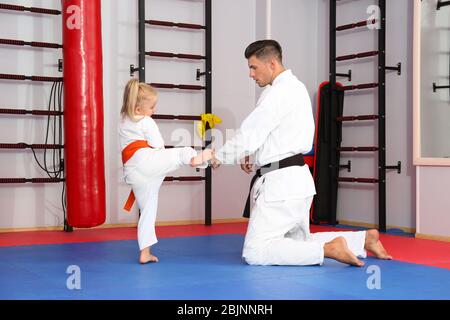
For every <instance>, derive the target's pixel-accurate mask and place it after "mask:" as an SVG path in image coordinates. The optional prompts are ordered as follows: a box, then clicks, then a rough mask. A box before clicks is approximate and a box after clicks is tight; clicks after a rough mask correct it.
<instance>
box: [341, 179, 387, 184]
mask: <svg viewBox="0 0 450 320" xmlns="http://www.w3.org/2000/svg"><path fill="white" fill-rule="evenodd" d="M337 180H338V181H339V182H350V183H378V182H379V180H378V179H372V178H338V179H337Z"/></svg>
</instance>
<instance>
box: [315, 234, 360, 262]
mask: <svg viewBox="0 0 450 320" xmlns="http://www.w3.org/2000/svg"><path fill="white" fill-rule="evenodd" d="M323 250H324V253H325V257H327V258H331V259H334V260H337V261H339V262H342V263H347V264H350V265H352V266H356V267H362V266H364V262H362V261H361V260H359V259H358V258H357V257H356V256H355V255H354V254H353V252H351V251H350V249H349V248H348V246H347V241H345V239H344V238H343V237H338V238H336V239H333V240H332V241H330V242H327V243H325V245H324V246H323Z"/></svg>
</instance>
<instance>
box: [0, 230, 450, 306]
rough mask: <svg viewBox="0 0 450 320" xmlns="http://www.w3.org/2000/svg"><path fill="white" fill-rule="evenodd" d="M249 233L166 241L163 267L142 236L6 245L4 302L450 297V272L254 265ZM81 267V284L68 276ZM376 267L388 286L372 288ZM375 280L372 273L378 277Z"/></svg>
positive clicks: (404, 266) (329, 263)
mask: <svg viewBox="0 0 450 320" xmlns="http://www.w3.org/2000/svg"><path fill="white" fill-rule="evenodd" d="M243 241H244V238H243V236H241V235H220V236H198V237H183V238H166V239H160V242H159V243H158V244H157V245H156V246H155V248H154V250H153V251H154V253H155V254H156V255H157V256H158V257H159V258H160V262H159V263H156V264H147V265H140V264H139V263H138V262H137V256H138V247H137V242H136V241H109V242H95V243H92V242H91V243H76V244H61V245H35V246H19V247H3V248H0V299H6V300H10V299H33V300H35V299H52V300H53V299H56V300H63V299H64V300H66V299H151V300H159V299H164V300H303V299H306V300H310V299H314V300H335V299H344V300H345V299H349V300H354V299H370V300H381V299H389V300H391V299H394V300H398V299H431V300H436V299H437V300H441V299H450V270H447V269H440V268H435V267H428V266H422V265H416V264H409V263H403V262H397V261H381V260H377V259H374V258H368V259H366V260H365V262H366V266H365V267H363V268H355V267H350V266H346V265H344V264H341V263H339V262H336V261H333V260H328V259H326V260H325V263H324V265H323V266H308V267H287V266H263V267H261V266H249V265H247V264H245V263H244V262H243V261H242V259H241V251H242V246H243ZM72 265H73V266H77V267H79V270H80V277H79V280H80V282H79V283H80V285H81V289H79V290H77V289H74V290H70V289H68V288H67V281H68V279H69V278H70V277H72V278H73V276H74V274H73V273H69V274H68V273H66V271H67V269H68V267H69V266H72ZM373 268H375V270H378V271H377V272H379V275H380V277H379V278H378V279H379V280H380V281H379V282H378V284H379V285H380V286H381V288H380V289H376V288H375V289H369V287H368V282H369V284H374V283H376V282H373V281H372V280H371V279H372V278H373V276H374V274H373V273H372V272H370V273H368V271H371V270H372V269H373ZM371 277H372V278H371Z"/></svg>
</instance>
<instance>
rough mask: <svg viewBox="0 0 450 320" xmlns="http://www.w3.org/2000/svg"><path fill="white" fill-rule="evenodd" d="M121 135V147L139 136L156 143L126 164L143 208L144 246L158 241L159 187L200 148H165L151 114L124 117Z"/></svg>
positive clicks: (140, 236) (141, 230) (141, 244)
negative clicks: (138, 116)
mask: <svg viewBox="0 0 450 320" xmlns="http://www.w3.org/2000/svg"><path fill="white" fill-rule="evenodd" d="M119 137H120V146H121V150H123V149H125V147H126V146H127V145H129V144H130V143H132V142H133V141H136V140H147V142H148V144H149V145H150V146H151V147H152V148H143V149H140V150H138V151H136V153H135V154H134V155H133V156H132V157H131V159H129V160H128V162H127V163H126V164H125V165H124V168H123V171H124V179H125V182H126V183H127V184H129V185H130V186H131V188H132V189H133V192H134V195H135V197H136V202H137V204H138V206H139V209H140V210H141V216H140V218H139V223H138V242H139V248H140V250H142V249H144V248H146V247H149V246H152V245H154V244H155V243H157V242H158V240H157V238H156V233H155V220H156V211H157V207H158V193H159V188H160V187H161V184H162V182H163V181H164V178H165V176H166V175H167V174H168V173H169V172H171V171H174V170H177V169H179V168H180V167H182V166H184V165H187V164H189V163H190V162H191V159H192V158H193V157H195V156H196V155H197V152H196V151H195V150H194V149H192V148H188V147H186V148H173V149H164V140H163V138H162V136H161V133H160V131H159V128H158V126H157V125H156V123H155V121H154V120H153V119H152V118H150V117H143V118H142V119H141V120H139V121H138V122H134V121H132V120H131V119H129V118H128V117H126V118H125V119H122V120H121V122H120V125H119ZM206 165H207V164H206ZM203 167H205V166H203Z"/></svg>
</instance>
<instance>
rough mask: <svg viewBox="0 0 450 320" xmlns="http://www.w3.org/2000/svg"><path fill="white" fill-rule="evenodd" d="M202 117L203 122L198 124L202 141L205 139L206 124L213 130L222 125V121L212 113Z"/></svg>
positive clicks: (204, 114)
mask: <svg viewBox="0 0 450 320" xmlns="http://www.w3.org/2000/svg"><path fill="white" fill-rule="evenodd" d="M200 117H201V118H202V120H201V121H199V122H198V124H197V132H198V134H199V135H200V137H202V139H205V134H206V124H208V126H209V129H212V128H214V127H215V126H216V124H219V123H222V119H220V118H219V117H218V116H216V115H214V114H212V113H203V114H201V115H200Z"/></svg>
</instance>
